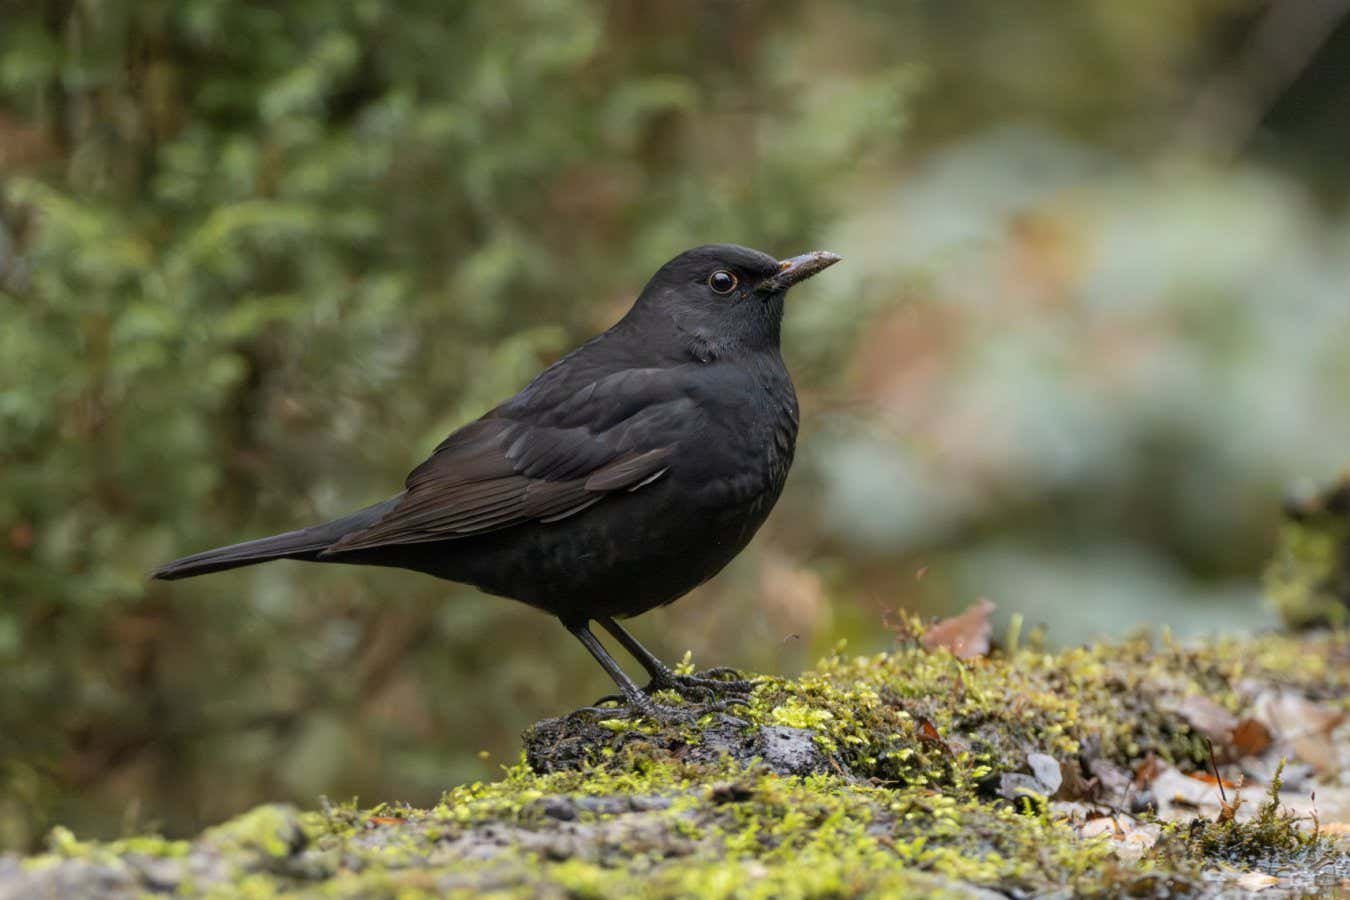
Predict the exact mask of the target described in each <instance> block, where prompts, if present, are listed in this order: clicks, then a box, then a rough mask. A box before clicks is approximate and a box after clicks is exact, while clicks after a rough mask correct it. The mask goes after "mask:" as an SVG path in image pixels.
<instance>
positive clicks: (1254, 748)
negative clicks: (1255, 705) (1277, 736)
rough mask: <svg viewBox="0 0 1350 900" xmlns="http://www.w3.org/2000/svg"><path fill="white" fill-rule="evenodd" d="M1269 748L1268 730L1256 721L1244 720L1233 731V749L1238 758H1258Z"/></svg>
mask: <svg viewBox="0 0 1350 900" xmlns="http://www.w3.org/2000/svg"><path fill="white" fill-rule="evenodd" d="M1269 746H1270V729H1268V728H1266V726H1264V725H1262V724H1261V723H1260V722H1258V721H1257V720H1256V719H1253V718H1246V719H1243V720H1242V721H1241V722H1238V723H1237V727H1235V728H1234V729H1233V747H1234V748H1235V749H1236V750H1237V752H1238V755H1239V756H1258V755H1259V754H1261V753H1263V752H1265V749H1266V748H1267V747H1269Z"/></svg>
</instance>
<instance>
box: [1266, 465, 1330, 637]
mask: <svg viewBox="0 0 1350 900" xmlns="http://www.w3.org/2000/svg"><path fill="white" fill-rule="evenodd" d="M1265 580H1266V595H1267V596H1268V597H1269V598H1270V602H1271V604H1272V605H1273V606H1274V607H1275V609H1276V610H1277V611H1278V612H1279V614H1280V616H1281V617H1282V618H1283V619H1284V621H1285V623H1286V624H1287V625H1289V627H1291V628H1321V627H1327V626H1332V627H1338V628H1343V627H1345V626H1346V625H1347V624H1350V476H1346V477H1345V478H1343V479H1341V481H1340V482H1339V483H1337V484H1335V485H1333V486H1331V487H1330V488H1328V489H1327V490H1325V491H1323V492H1321V493H1319V494H1316V495H1314V496H1312V497H1307V498H1303V499H1297V500H1290V501H1289V502H1288V503H1287V504H1285V521H1284V523H1283V524H1282V525H1281V527H1280V536H1279V545H1278V547H1277V550H1276V553H1275V558H1274V559H1273V560H1272V561H1271V563H1270V565H1269V566H1268V567H1267V568H1266V578H1265Z"/></svg>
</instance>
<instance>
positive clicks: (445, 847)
mask: <svg viewBox="0 0 1350 900" xmlns="http://www.w3.org/2000/svg"><path fill="white" fill-rule="evenodd" d="M1348 679H1350V639H1347V637H1346V635H1345V634H1344V633H1320V634H1310V635H1303V636H1301V637H1288V636H1278V635H1271V636H1265V637H1260V638H1253V639H1247V640H1235V639H1233V640H1224V641H1219V642H1215V643H1213V644H1210V645H1208V646H1205V647H1184V646H1180V645H1177V644H1175V643H1172V642H1169V641H1165V640H1164V641H1161V642H1158V643H1156V644H1155V643H1153V642H1150V641H1148V640H1144V639H1142V638H1141V639H1138V640H1132V641H1127V642H1124V643H1121V644H1113V645H1100V646H1092V647H1085V648H1078V649H1073V650H1068V651H1064V652H1062V653H1058V654H1048V653H1044V652H1040V651H1036V650H1022V651H1020V652H1017V653H1014V654H1012V655H1003V654H995V655H994V656H991V657H987V658H982V659H975V660H960V659H957V658H956V657H955V656H953V655H952V654H950V653H948V652H946V651H943V650H938V651H936V652H929V651H928V650H925V649H923V648H922V646H921V645H920V643H919V642H918V641H914V642H912V643H911V644H908V645H906V646H903V647H901V648H898V649H897V650H895V651H894V652H892V653H887V654H880V655H877V656H870V657H859V658H845V657H843V656H837V657H834V658H831V659H828V660H825V661H824V662H822V663H821V664H820V665H819V666H818V667H817V668H816V669H814V670H812V671H810V672H807V673H806V674H804V675H803V676H801V677H800V678H797V679H793V680H785V679H776V678H767V677H761V678H758V679H756V686H755V690H754V692H753V693H752V694H751V695H750V696H749V698H748V700H747V703H746V704H745V705H744V706H741V707H736V708H733V709H731V710H729V711H728V710H723V711H710V712H707V713H706V714H704V715H702V716H700V717H699V718H697V719H696V720H692V721H690V722H687V723H684V724H679V725H660V724H656V723H652V722H648V721H645V720H634V719H631V718H628V717H626V716H624V715H623V713H622V712H621V711H618V710H615V711H614V712H613V713H610V712H606V711H599V712H597V711H581V712H578V713H574V714H572V715H570V716H567V717H563V718H560V719H555V720H549V721H546V722H542V723H539V724H538V725H535V726H533V727H532V728H531V729H530V730H529V731H528V732H527V735H526V741H525V744H526V750H525V752H524V753H523V754H522V759H521V761H520V762H519V763H517V764H516V765H514V766H512V767H510V768H509V769H508V770H507V771H506V772H505V773H504V775H503V776H502V778H501V779H499V780H497V781H494V782H490V783H476V784H470V785H464V786H461V787H456V788H453V789H451V790H449V791H448V792H447V793H446V794H445V796H444V797H443V799H442V801H441V802H440V803H439V804H437V805H436V806H435V807H432V808H430V809H418V808H412V807H407V806H398V805H380V806H376V807H374V808H368V809H362V808H359V807H358V806H357V805H356V804H354V803H353V804H348V805H341V806H333V805H331V804H327V803H325V804H323V808H322V809H321V810H319V811H314V812H300V811H298V810H296V809H294V808H291V807H288V806H280V805H269V806H264V807H260V808H258V809H255V810H253V811H252V812H249V813H246V814H245V815H243V816H241V817H239V818H237V819H234V820H232V821H231V822H227V823H225V824H224V825H221V826H218V827H216V828H213V829H209V830H208V831H206V832H205V833H203V834H202V835H201V836H200V837H198V838H196V839H195V840H192V841H167V840H161V839H158V838H136V839H133V840H128V841H117V842H112V843H98V842H81V841H79V840H77V839H76V838H75V837H74V836H73V835H71V834H70V833H69V832H67V831H64V830H59V829H58V830H57V831H56V832H54V833H53V836H52V838H51V841H50V849H49V851H48V852H47V853H45V854H43V855H40V856H37V857H33V858H29V859H19V858H15V857H9V858H0V898H5V897H10V896H13V897H28V896H76V895H79V896H119V897H121V896H125V897H131V896H140V895H143V894H144V893H147V892H166V893H178V894H181V895H188V896H259V897H271V896H339V897H382V896H389V897H395V896H397V897H416V896H422V895H426V896H443V895H451V896H454V895H463V896H477V895H483V894H487V895H492V896H504V897H509V896H544V897H602V896H644V897H840V896H859V895H876V896H900V895H905V896H907V895H921V896H952V897H982V896H1034V895H1044V894H1076V895H1101V896H1116V895H1122V894H1133V895H1145V896H1152V895H1155V894H1158V893H1159V892H1163V891H1165V892H1168V893H1170V894H1172V895H1185V894H1196V893H1205V892H1207V891H1212V890H1218V889H1219V888H1220V887H1222V886H1223V884H1224V882H1223V881H1222V880H1220V881H1215V880H1214V878H1213V876H1212V874H1206V870H1207V869H1209V868H1211V867H1213V866H1215V865H1218V864H1220V863H1222V864H1223V865H1226V866H1230V867H1234V866H1236V867H1239V868H1240V867H1241V866H1243V865H1248V866H1259V865H1266V864H1267V863H1269V864H1270V865H1274V863H1271V862H1270V861H1272V860H1276V861H1279V862H1280V863H1281V864H1283V865H1291V864H1293V863H1294V862H1296V861H1297V860H1298V859H1314V858H1315V859H1316V861H1317V866H1318V871H1322V872H1329V873H1331V874H1330V876H1328V877H1331V878H1339V877H1342V875H1343V873H1344V872H1345V870H1346V868H1347V865H1348V864H1350V863H1348V862H1347V861H1348V860H1350V857H1348V856H1347V855H1346V853H1345V849H1344V847H1342V846H1339V845H1336V844H1334V843H1331V842H1330V841H1328V840H1326V839H1324V838H1320V837H1314V836H1312V835H1310V834H1309V833H1308V831H1307V824H1308V823H1307V822H1303V821H1300V820H1298V819H1297V818H1296V817H1294V816H1292V815H1288V814H1283V813H1281V812H1280V811H1279V809H1280V807H1279V802H1278V795H1277V794H1275V793H1272V795H1271V797H1270V798H1269V800H1268V802H1267V804H1266V805H1264V806H1262V811H1261V812H1260V813H1259V814H1258V815H1257V816H1256V817H1254V818H1251V819H1249V820H1246V821H1244V820H1241V819H1238V818H1233V819H1232V820H1231V821H1224V822H1211V821H1208V820H1203V819H1199V818H1197V820H1196V821H1197V822H1198V823H1199V824H1198V825H1197V824H1186V825H1174V826H1170V827H1168V828H1166V829H1164V832H1163V837H1164V839H1163V840H1161V841H1159V842H1158V843H1157V844H1156V846H1155V847H1154V848H1153V849H1151V850H1149V851H1147V852H1146V853H1144V854H1143V855H1142V856H1141V855H1140V854H1138V853H1133V854H1132V853H1127V852H1124V851H1123V850H1122V848H1121V846H1120V844H1119V842H1117V841H1113V840H1111V839H1108V838H1105V837H1103V838H1085V837H1084V836H1083V834H1082V833H1081V832H1080V831H1079V830H1077V829H1076V828H1075V826H1074V824H1073V822H1072V820H1071V819H1072V817H1071V816H1069V815H1068V814H1066V812H1065V809H1066V808H1068V807H1069V806H1071V805H1072V804H1071V803H1066V802H1065V801H1067V800H1072V801H1075V802H1079V803H1080V804H1082V803H1086V804H1092V805H1095V806H1098V807H1102V808H1121V809H1123V808H1124V807H1125V806H1127V805H1129V801H1128V800H1127V799H1126V798H1124V797H1123V796H1121V795H1119V790H1120V786H1119V785H1118V784H1113V783H1112V775H1113V774H1114V775H1116V776H1120V777H1124V778H1126V780H1128V778H1129V773H1132V772H1133V770H1134V767H1135V766H1136V765H1138V764H1140V762H1141V760H1145V759H1151V760H1163V759H1165V760H1171V761H1173V762H1174V763H1175V764H1176V765H1177V766H1179V767H1180V768H1182V769H1189V770H1194V769H1200V768H1204V767H1205V766H1207V765H1208V764H1209V761H1210V756H1209V749H1208V746H1207V738H1210V737H1211V735H1209V734H1207V733H1206V731H1205V727H1204V726H1203V724H1197V716H1196V714H1195V712H1194V710H1192V711H1191V712H1190V713H1189V714H1188V712H1187V708H1188V707H1187V704H1186V702H1184V701H1185V700H1186V698H1195V697H1203V698H1205V702H1206V703H1207V704H1211V705H1212V706H1213V708H1214V709H1219V710H1228V711H1229V712H1231V713H1232V714H1234V715H1236V714H1238V713H1240V712H1241V711H1242V709H1243V707H1244V705H1246V704H1248V703H1250V698H1251V693H1252V692H1253V691H1262V690H1267V689H1269V690H1279V691H1281V692H1285V694H1288V695H1296V696H1298V697H1299V698H1301V700H1302V701H1303V702H1308V703H1317V704H1320V705H1321V706H1325V707H1327V708H1330V709H1333V710H1338V711H1339V712H1341V713H1345V712H1350V709H1348V708H1347V700H1346V697H1347V696H1350V690H1348V688H1350V685H1348V684H1347V680H1348ZM663 699H664V700H665V701H666V702H670V703H673V702H677V698H674V697H666V698H663ZM693 709H694V711H697V709H696V708H693ZM1222 750H1223V748H1222V747H1220V748H1219V751H1220V752H1222ZM1277 787H1278V786H1277ZM1056 796H1057V797H1058V798H1059V799H1058V800H1056V799H1053V798H1054V797H1056ZM1122 816H1123V817H1126V818H1128V816H1127V815H1126V813H1124V812H1122ZM1152 827H1155V828H1156V826H1152ZM1234 848H1240V849H1241V850H1242V852H1243V853H1244V854H1248V855H1249V857H1251V855H1252V854H1255V855H1257V856H1259V855H1260V853H1261V852H1262V851H1269V852H1268V853H1267V854H1266V855H1265V856H1264V857H1262V858H1263V859H1264V860H1265V861H1266V862H1264V863H1263V862H1262V861H1261V860H1259V859H1255V858H1254V857H1251V858H1248V857H1244V859H1248V862H1245V863H1244V862H1243V861H1242V860H1241V859H1238V858H1237V855H1236V853H1235V851H1234ZM1234 871H1237V869H1234ZM1338 873H1340V874H1338ZM1328 883H1332V882H1328Z"/></svg>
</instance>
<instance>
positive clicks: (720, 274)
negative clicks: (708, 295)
mask: <svg viewBox="0 0 1350 900" xmlns="http://www.w3.org/2000/svg"><path fill="white" fill-rule="evenodd" d="M736 284H737V281H736V276H735V275H732V274H731V273H730V272H728V271H727V270H726V269H718V270H717V271H716V272H714V273H712V274H711V275H709V276H708V287H710V288H712V289H713V291H715V292H716V293H718V294H730V293H731V292H732V291H734V290H736Z"/></svg>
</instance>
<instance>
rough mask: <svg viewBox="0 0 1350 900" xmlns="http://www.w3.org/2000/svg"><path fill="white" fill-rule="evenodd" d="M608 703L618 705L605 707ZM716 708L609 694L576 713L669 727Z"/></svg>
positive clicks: (644, 697)
mask: <svg viewBox="0 0 1350 900" xmlns="http://www.w3.org/2000/svg"><path fill="white" fill-rule="evenodd" d="M607 703H613V704H616V705H614V706H606V705H604V704H607ZM715 707H716V705H713V706H707V707H698V708H687V707H683V706H667V705H666V704H664V703H657V702H656V701H655V700H653V699H652V698H651V697H649V696H647V695H646V694H638V695H637V696H636V697H627V696H624V695H623V694H607V695H605V696H604V697H601V698H600V699H599V700H597V701H595V703H594V705H592V706H583V707H582V708H581V709H578V710H576V712H579V713H594V714H596V715H601V716H604V717H605V718H607V719H631V718H643V719H651V720H652V721H653V722H661V723H663V724H668V725H679V724H685V723H689V722H694V721H696V720H697V719H698V717H699V716H701V715H703V714H704V713H706V712H708V711H710V710H714V711H715Z"/></svg>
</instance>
